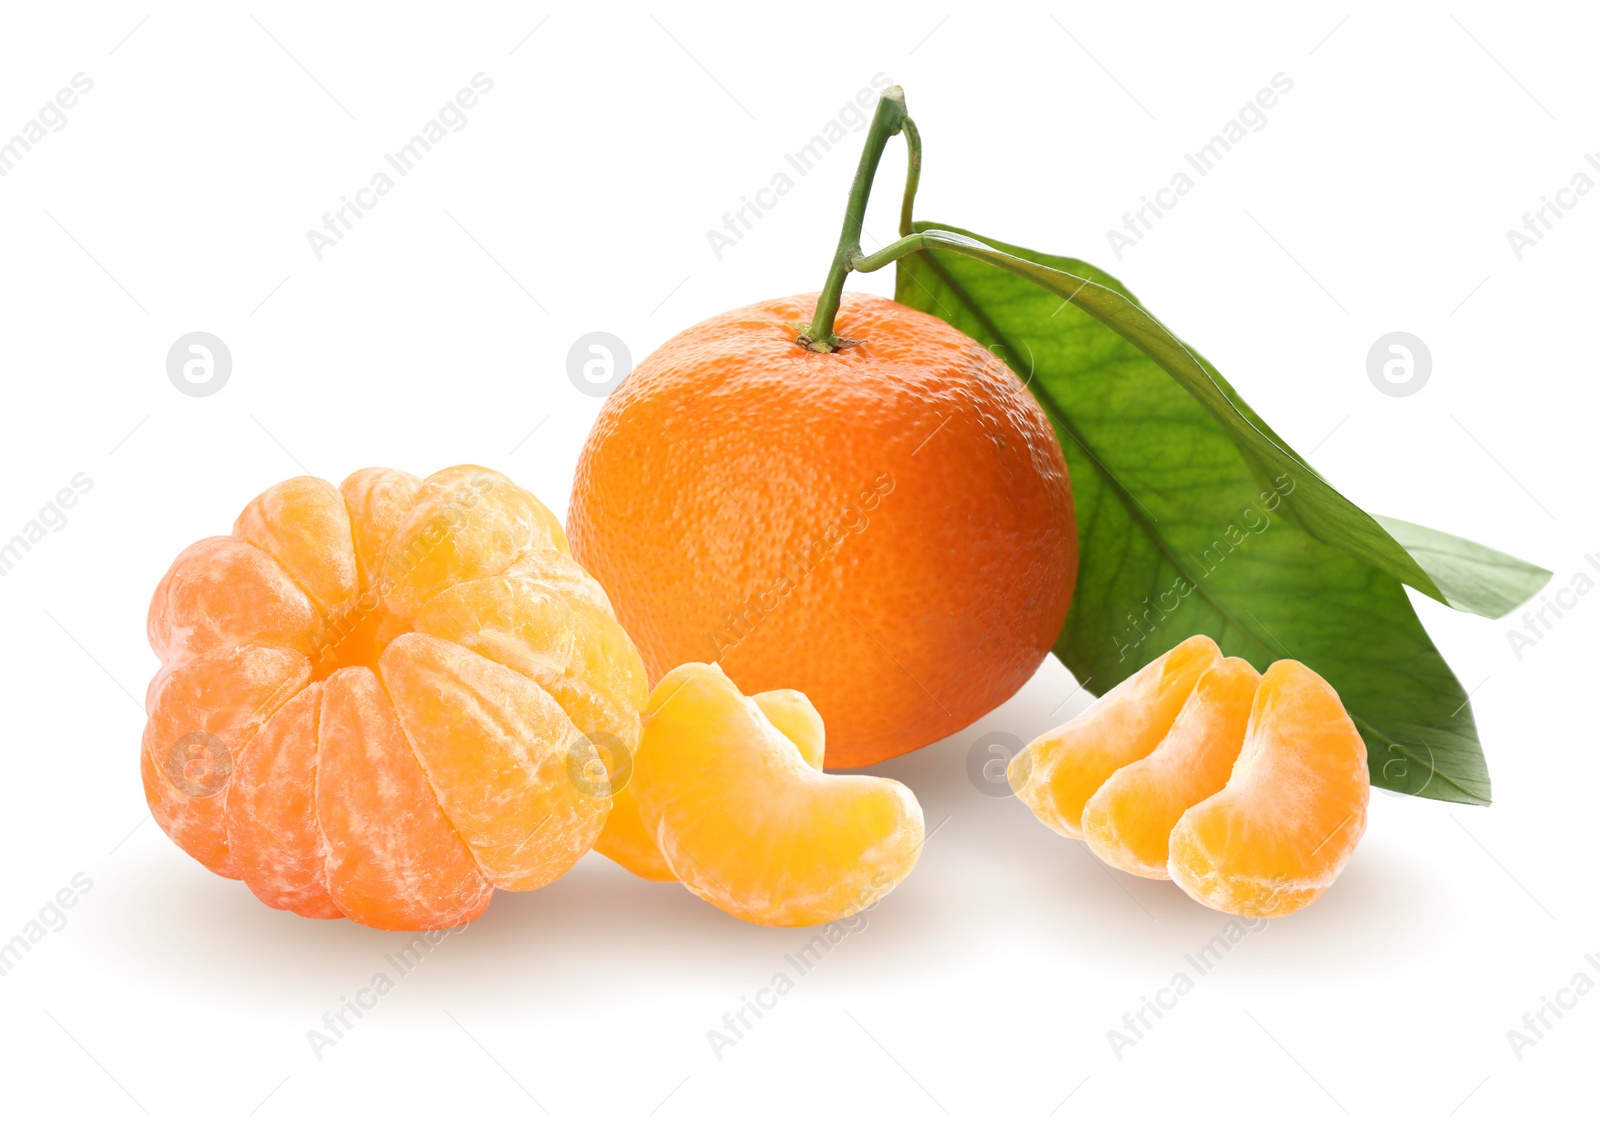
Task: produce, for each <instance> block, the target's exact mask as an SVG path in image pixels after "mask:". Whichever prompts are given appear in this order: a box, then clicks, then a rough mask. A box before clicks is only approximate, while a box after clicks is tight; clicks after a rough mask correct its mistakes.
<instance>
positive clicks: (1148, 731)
mask: <svg viewBox="0 0 1600 1131" xmlns="http://www.w3.org/2000/svg"><path fill="white" fill-rule="evenodd" d="M1221 656H1222V653H1221V652H1220V651H1218V649H1217V646H1216V644H1215V643H1214V642H1213V641H1212V640H1211V639H1210V638H1208V637H1205V636H1191V637H1190V638H1189V639H1188V640H1185V641H1184V642H1183V643H1181V644H1179V645H1178V646H1177V647H1176V648H1173V649H1172V650H1171V651H1170V652H1167V653H1166V654H1165V655H1162V656H1159V657H1157V658H1156V659H1154V660H1152V661H1150V663H1148V664H1146V665H1145V666H1144V667H1142V668H1140V669H1139V670H1138V671H1137V672H1135V673H1134V674H1133V675H1131V676H1129V677H1128V678H1127V679H1125V680H1123V681H1122V682H1121V683H1119V684H1118V685H1117V686H1116V687H1114V688H1113V689H1112V690H1111V691H1110V692H1109V693H1108V694H1106V695H1105V696H1104V697H1103V698H1101V699H1099V700H1097V701H1096V702H1095V704H1094V706H1092V707H1090V708H1089V709H1088V710H1087V711H1085V712H1083V714H1081V715H1079V716H1078V717H1077V718H1075V719H1072V720H1070V721H1069V722H1067V723H1065V724H1063V725H1062V726H1059V727H1057V728H1056V729H1055V730H1052V731H1050V732H1049V733H1047V734H1044V735H1041V736H1040V737H1038V738H1036V739H1034V740H1033V741H1032V742H1030V743H1029V744H1028V745H1027V746H1026V747H1024V748H1023V749H1022V751H1021V752H1020V753H1018V754H1017V756H1016V757H1015V758H1013V759H1012V760H1011V765H1010V766H1008V767H1007V769H1006V774H1007V777H1008V778H1009V779H1010V781H1011V788H1012V790H1013V791H1014V792H1015V793H1016V795H1017V796H1018V797H1020V798H1021V799H1022V800H1023V802H1024V803H1026V804H1027V806H1028V808H1030V809H1032V810H1033V812H1034V815H1035V816H1037V817H1038V818H1039V819H1040V820H1041V821H1043V822H1044V823H1045V824H1046V825H1049V826H1050V827H1051V828H1053V829H1055V830H1056V832H1058V833H1060V834H1061V835H1062V836H1069V837H1072V838H1073V839H1075V840H1082V839H1083V807H1084V805H1085V804H1086V803H1087V802H1088V800H1089V798H1090V797H1091V796H1093V795H1094V792H1095V791H1096V790H1097V789H1099V788H1100V787H1101V786H1102V785H1104V784H1105V782H1106V779H1107V778H1109V777H1110V776H1111V775H1112V774H1114V773H1116V772H1117V771H1118V770H1120V769H1121V768H1122V767H1123V766H1126V765H1128V764H1129V763H1131V762H1136V761H1138V760H1139V759H1140V758H1143V757H1144V756H1145V755H1147V754H1149V753H1150V751H1152V750H1154V749H1155V747H1156V744H1157V743H1159V742H1160V741H1161V739H1162V738H1163V737H1165V735H1166V733H1167V731H1169V730H1170V729H1171V728H1172V723H1173V720H1174V719H1176V718H1177V717H1178V712H1179V711H1180V710H1182V708H1183V705H1184V702H1185V701H1186V700H1187V699H1188V698H1189V693H1190V692H1191V691H1193V690H1194V686H1195V684H1196V683H1198V682H1199V680H1200V676H1201V675H1202V673H1204V672H1205V671H1206V669H1207V668H1209V667H1211V666H1212V665H1213V664H1214V663H1216V662H1217V660H1219V659H1221Z"/></svg>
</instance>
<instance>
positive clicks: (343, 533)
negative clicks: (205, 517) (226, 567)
mask: <svg viewBox="0 0 1600 1131" xmlns="http://www.w3.org/2000/svg"><path fill="white" fill-rule="evenodd" d="M233 533H234V534H235V535H236V536H237V537H239V538H243V539H244V540H245V541H247V542H249V543H250V544H251V545H253V546H258V547H260V548H261V549H263V550H265V551H266V552H267V553H269V554H271V555H272V557H273V558H274V559H275V560H276V561H277V563H278V564H279V565H281V566H282V567H283V568H284V572H286V573H287V574H288V575H289V576H290V577H292V578H294V580H295V583H296V584H297V585H299V586H300V588H301V589H303V590H304V591H305V594H306V596H307V597H309V598H311V603H312V604H313V605H315V606H316V607H317V611H318V612H320V613H321V614H322V615H323V617H324V618H325V619H327V620H330V621H331V620H332V619H333V618H334V617H335V616H336V615H338V614H339V613H340V612H341V611H343V610H344V609H346V608H348V607H349V606H350V604H351V603H352V602H353V601H354V600H355V598H356V594H357V591H358V589H359V587H360V582H359V579H358V578H357V576H356V551H355V544H354V542H353V541H352V539H351V535H350V515H349V512H347V511H346V510H345V509H344V499H343V498H342V497H341V496H340V494H339V489H338V488H337V487H335V486H334V485H333V484H332V483H329V482H328V481H327V480H325V479H318V478H316V477H315V476H311V475H301V476H297V477H296V478H294V479H285V480H284V481H283V482H282V483H279V484H277V485H276V486H273V487H268V488H267V489H266V490H265V491H263V492H261V494H259V495H257V496H256V497H255V498H254V499H252V500H251V501H250V503H249V505H247V506H246V507H245V508H244V510H243V511H241V512H240V514H239V517H238V518H237V519H236V520H234V524H233Z"/></svg>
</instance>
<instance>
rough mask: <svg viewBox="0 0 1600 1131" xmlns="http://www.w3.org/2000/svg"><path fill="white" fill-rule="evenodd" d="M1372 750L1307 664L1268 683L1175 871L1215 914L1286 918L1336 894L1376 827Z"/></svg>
mask: <svg viewBox="0 0 1600 1131" xmlns="http://www.w3.org/2000/svg"><path fill="white" fill-rule="evenodd" d="M1371 789H1372V787H1371V785H1370V784H1369V777H1368V772H1367V746H1366V743H1364V742H1363V741H1362V740H1361V735H1360V734H1359V733H1358V732H1357V730H1356V726H1355V723H1353V722H1352V721H1351V720H1350V716H1349V715H1348V714H1346V713H1345V709H1344V706H1343V704H1341V703H1340V702H1339V696H1338V693H1337V692H1335V691H1334V690H1333V688H1332V687H1330V686H1329V685H1328V682H1327V681H1326V680H1324V679H1323V678H1322V677H1321V676H1319V675H1318V674H1317V673H1316V672H1314V671H1312V670H1311V669H1310V668H1308V667H1306V666H1305V665H1304V664H1301V663H1298V662H1297V661H1294V660H1279V661H1278V662H1277V663H1275V664H1273V665H1272V666H1271V667H1270V668H1268V669H1267V670H1266V672H1265V674H1263V675H1262V677H1261V686H1260V687H1259V688H1258V689H1257V690H1256V696H1255V702H1254V705H1253V706H1252V707H1251V711H1250V723H1249V730H1248V733H1247V734H1246V735H1245V738H1244V748H1243V750H1242V751H1241V752H1240V753H1239V757H1238V760H1237V761H1236V762H1235V763H1234V765H1233V772H1232V774H1231V776H1230V777H1229V778H1228V783H1227V785H1226V786H1225V787H1224V788H1223V789H1222V790H1221V791H1220V792H1218V793H1215V794H1213V795H1212V796H1211V797H1209V798H1207V799H1206V800H1204V801H1202V802H1200V803H1199V804H1198V805H1196V806H1194V808H1192V809H1190V810H1189V811H1188V812H1187V813H1185V814H1184V815H1183V817H1182V818H1181V819H1179V821H1178V823H1177V826H1176V827H1175V828H1174V829H1173V830H1172V838H1171V842H1170V845H1169V859H1168V864H1167V867H1168V871H1169V872H1170V873H1171V875H1172V878H1173V880H1174V881H1176V882H1177V884H1178V886H1179V887H1181V888H1182V889H1183V890H1184V891H1186V892H1188V893H1189V894H1190V895H1192V896H1193V897H1194V898H1195V899H1197V900H1199V901H1200V902H1201V903H1203V904H1205V905H1206V906H1207V907H1214V908H1216V909H1217V910H1219V911H1227V912H1230V913H1231V914H1235V915H1247V916H1250V917H1252V918H1267V917H1270V916H1275V915H1287V914H1288V913H1289V912H1291V911H1297V910H1299V909H1300V908H1302V907H1304V906H1306V905H1307V904H1309V903H1311V902H1312V901H1313V900H1315V899H1316V898H1317V897H1318V896H1320V895H1321V894H1322V893H1323V892H1325V891H1327V890H1328V887H1329V885H1331V884H1332V883H1333V881H1334V880H1335V879H1336V878H1338V875H1339V872H1340V871H1341V870H1342V869H1343V868H1344V866H1345V863H1346V862H1347V861H1348V860H1349V859H1350V854H1351V853H1353V852H1354V851H1355V848H1356V843H1357V842H1358V841H1360V839H1361V834H1362V833H1363V832H1365V831H1366V827H1367V801H1368V799H1369V797H1370V795H1371Z"/></svg>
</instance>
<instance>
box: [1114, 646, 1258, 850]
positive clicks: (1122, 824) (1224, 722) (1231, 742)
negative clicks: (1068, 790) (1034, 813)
mask: <svg viewBox="0 0 1600 1131" xmlns="http://www.w3.org/2000/svg"><path fill="white" fill-rule="evenodd" d="M1260 681H1261V677H1260V676H1259V675H1257V674H1256V670H1255V669H1254V668H1253V667H1251V666H1250V665H1249V663H1247V662H1246V661H1244V660H1241V659H1238V658H1237V657H1229V658H1227V659H1223V660H1219V661H1218V662H1217V663H1216V664H1214V665H1213V666H1212V667H1210V668H1208V669H1207V670H1206V671H1205V672H1204V673H1203V674H1202V675H1201V676H1200V680H1199V682H1198V683H1196V684H1195V688H1194V691H1193V692H1192V693H1191V694H1190V696H1189V699H1188V701H1187V702H1185V703H1184V705H1183V709H1182V710H1180V711H1179V712H1178V717H1177V719H1176V720H1174V722H1173V724H1172V728H1171V729H1170V730H1168V731H1167V733H1166V735H1165V736H1164V737H1163V738H1162V739H1161V741H1160V743H1158V744H1157V746H1156V748H1155V750H1153V751H1152V752H1151V753H1150V754H1149V755H1148V756H1147V757H1144V758H1141V759H1139V761H1137V762H1133V763H1130V764H1129V765H1126V766H1124V767H1122V768H1121V769H1120V770H1118V771H1117V772H1116V773H1114V774H1112V775H1111V777H1110V778H1108V779H1107V780H1106V783H1105V784H1104V785H1102V786H1101V787H1100V788H1099V789H1098V790H1096V791H1095V793H1094V795H1093V796H1092V797H1090V798H1089V801H1088V803H1087V804H1086V805H1085V806H1084V808H1083V833H1084V840H1085V841H1086V842H1087V843H1088V845H1089V848H1090V849H1091V850H1092V851H1093V852H1094V854H1095V855H1096V856H1098V857H1100V859H1102V860H1104V861H1105V862H1106V863H1107V864H1110V865H1112V866H1113V867H1115V868H1120V869H1122V870H1123V871H1125V872H1131V873H1133V874H1134V875H1136V876H1144V877H1147V878H1149V879H1161V880H1164V879H1167V878H1168V877H1167V841H1168V839H1169V838H1170V837H1171V835H1172V829H1173V826H1174V825H1176V824H1177V823H1178V819H1179V818H1180V817H1182V816H1183V814H1184V812H1185V811H1187V810H1188V809H1189V808H1190V807H1191V806H1193V805H1195V804H1197V803H1198V802H1201V801H1204V800H1205V799H1206V798H1207V797H1210V796H1211V795H1212V794H1214V793H1216V792H1217V791H1218V790H1220V789H1221V788H1222V787H1223V786H1225V785H1227V784H1228V775H1229V774H1230V773H1231V772H1232V770H1233V763H1234V759H1235V758H1237V757H1238V755H1239V749H1240V747H1241V746H1242V745H1243V743H1244V736H1245V728H1246V727H1247V726H1248V724H1249V722H1250V706H1251V703H1252V702H1253V701H1254V699H1255V693H1256V685H1257V684H1258V683H1260Z"/></svg>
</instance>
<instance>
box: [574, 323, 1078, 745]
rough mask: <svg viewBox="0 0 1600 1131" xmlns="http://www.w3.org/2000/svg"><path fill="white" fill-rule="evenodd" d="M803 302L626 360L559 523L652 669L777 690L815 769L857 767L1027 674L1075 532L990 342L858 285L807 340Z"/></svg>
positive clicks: (1038, 652)
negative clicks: (800, 729)
mask: <svg viewBox="0 0 1600 1131" xmlns="http://www.w3.org/2000/svg"><path fill="white" fill-rule="evenodd" d="M815 306H816V296H814V295H811V296H807V295H800V296H794V297H792V298H783V299H776V300H772V301H768V302H762V303H757V304H754V305H751V306H747V307H744V308H741V309H739V310H734V311H729V312H727V313H725V314H722V315H718V316H716V317H713V318H711V319H708V320H706V321H705V322H702V323H700V324H699V325H697V326H694V327H691V328H690V329H688V330H685V331H684V332H683V333H681V334H679V335H678V336H676V337H675V338H673V339H672V340H671V341H669V342H667V343H666V344H665V345H663V346H662V347H661V348H660V349H658V350H656V351H655V352H653V353H652V354H651V355H650V356H649V357H648V358H646V359H644V360H643V361H641V362H640V363H639V364H638V365H637V366H635V367H634V369H633V371H632V372H631V373H630V374H629V376H628V380H627V381H626V382H624V383H623V384H622V385H621V386H620V387H619V388H618V389H617V390H616V391H615V392H614V393H612V394H611V396H610V397H608V398H607V400H606V402H605V404H604V405H603V406H602V408H601V411H600V414H599V416H598V418H597V419H596V422H595V426H594V429H593V431H592V432H591V434H590V436H589V439H588V441H587V442H586V443H585V445H584V451H583V454H582V456H581V457H580V460H579V464H578V467H577V471H576V474H575V476H574V482H573V497H572V506H571V509H570V512H569V520H568V525H569V530H570V533H571V536H572V545H573V553H574V556H575V557H576V558H577V559H578V560H579V561H581V562H582V563H583V564H584V565H585V566H587V567H588V568H589V569H590V570H592V571H593V573H594V575H595V577H597V578H598V579H599V580H600V582H601V583H602V584H603V585H605V587H606V590H607V592H608V593H609V594H610V595H611V598H612V600H613V601H614V602H615V604H616V608H617V615H618V619H619V620H620V622H621V623H622V624H623V626H624V627H625V628H627V630H628V631H629V633H630V634H631V635H632V637H633V639H634V641H635V642H636V643H637V644H638V645H639V649H640V651H641V653H642V654H643V656H644V659H645V663H646V666H647V669H648V670H649V672H650V676H651V678H652V679H655V680H659V679H661V678H662V677H663V676H664V674H665V673H666V672H667V671H669V670H670V669H672V668H673V667H675V666H677V665H678V664H681V663H685V662H689V661H702V662H713V661H715V662H717V663H719V664H720V665H721V666H722V667H723V668H724V670H726V671H727V672H728V674H729V676H730V678H732V679H733V680H734V681H735V683H737V684H738V685H739V686H741V687H747V688H773V687H784V688H795V689H797V690H799V691H800V692H803V693H804V694H805V695H806V696H807V697H808V698H809V699H810V700H811V701H812V702H813V703H815V704H816V706H817V709H818V710H820V711H821V712H822V715H823V717H825V718H826V719H827V720H828V732H829V736H828V737H829V742H828V763H829V765H830V766H831V767H833V768H843V767H852V766H867V765H871V764H873V763H876V762H880V761H882V760H884V759H886V758H890V757H893V756H895V755H898V754H904V753H906V752H908V751H910V750H914V749H917V748H919V747H922V746H925V745H927V744H928V743H930V742H933V741H936V740H938V739H940V738H943V737H945V736H946V735H949V734H952V733H954V732H956V731H958V730H960V729H961V728H962V727H964V726H966V725H967V724H968V723H971V722H973V721H975V720H976V719H978V718H979V717H981V716H982V715H984V714H986V713H987V712H989V711H990V710H992V709H994V708H995V707H997V706H999V705H1000V704H1001V703H1003V702H1004V701H1005V700H1007V699H1009V698H1010V697H1011V695H1012V694H1013V693H1014V692H1015V691H1016V690H1017V689H1018V688H1020V687H1021V686H1022V685H1023V684H1024V683H1025V682H1026V681H1027V680H1028V678H1029V677H1030V676H1031V675H1032V674H1033V673H1034V672H1035V671H1036V670H1037V669H1038V666H1039V664H1040V663H1041V662H1042V661H1043V659H1044V657H1045V656H1046V655H1048V654H1049V651H1050V648H1051V647H1052V645H1053V644H1054V643H1055V640H1056V638H1057V636H1058V635H1059V633H1060V629H1061V625H1062V622H1063V620H1064V619H1065V617H1066V614H1067V608H1068V604H1069V602H1070V599H1071V593H1072V588H1073V584H1074V579H1075V577H1076V573H1077V560H1078V556H1077V526H1076V522H1075V520H1074V512H1073V507H1072V491H1071V485H1070V482H1069V478H1068V473H1067V466H1066V462H1065V459H1064V458H1063V456H1062V454H1061V449H1060V444H1059V442H1058V440H1057V439H1056V436H1055V433H1054V431H1053V429H1052V428H1051V425H1050V421H1049V419H1048V418H1047V417H1046V416H1045V414H1044V412H1043V410H1042V409H1041V408H1040V407H1039V404H1038V402H1037V401H1036V400H1035V399H1034V398H1033V396H1032V395H1031V394H1030V393H1029V392H1028V391H1027V389H1026V388H1025V387H1024V385H1023V383H1022V381H1020V380H1019V379H1018V378H1017V377H1016V375H1015V374H1013V373H1012V372H1011V371H1010V370H1009V369H1007V367H1006V366H1005V364H1003V363H1002V362H1001V361H1000V360H998V359H997V358H996V356H995V355H994V354H993V353H991V352H990V351H989V350H987V349H986V348H984V346H983V345H982V344H980V343H978V342H976V341H974V340H973V339H971V338H969V337H967V336H966V335H964V334H962V333H960V332H959V331H957V330H955V329H953V328H952V327H951V326H949V325H948V324H946V323H944V322H942V321H940V320H939V319H937V318H934V317H932V316H929V315H925V314H922V313H920V312H918V311H915V310H912V309H910V308H908V307H905V306H901V305H900V304H898V303H894V302H892V301H890V300H888V299H884V298H878V297H876V296H872V295H863V294H856V293H846V294H845V295H844V296H843V300H842V304H841V307H840V310H839V317H838V323H837V329H838V331H839V333H840V334H841V335H843V336H845V337H848V338H851V339H859V340H860V344H858V345H853V346H851V347H850V348H848V349H844V350H840V351H837V352H835V353H831V354H826V355H825V354H819V353H814V352H811V351H809V350H806V349H803V348H801V347H799V346H797V345H796V344H795V340H794V339H795V331H794V329H793V328H791V326H790V323H793V322H797V321H800V322H803V321H808V320H809V319H810V318H811V315H812V313H813V311H814V309H815ZM641 465H642V466H646V467H648V468H649V473H648V474H647V475H640V474H639V472H638V468H639V467H640V466H641ZM980 578H981V579H982V580H981V582H980V581H979V580H978V579H980Z"/></svg>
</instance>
